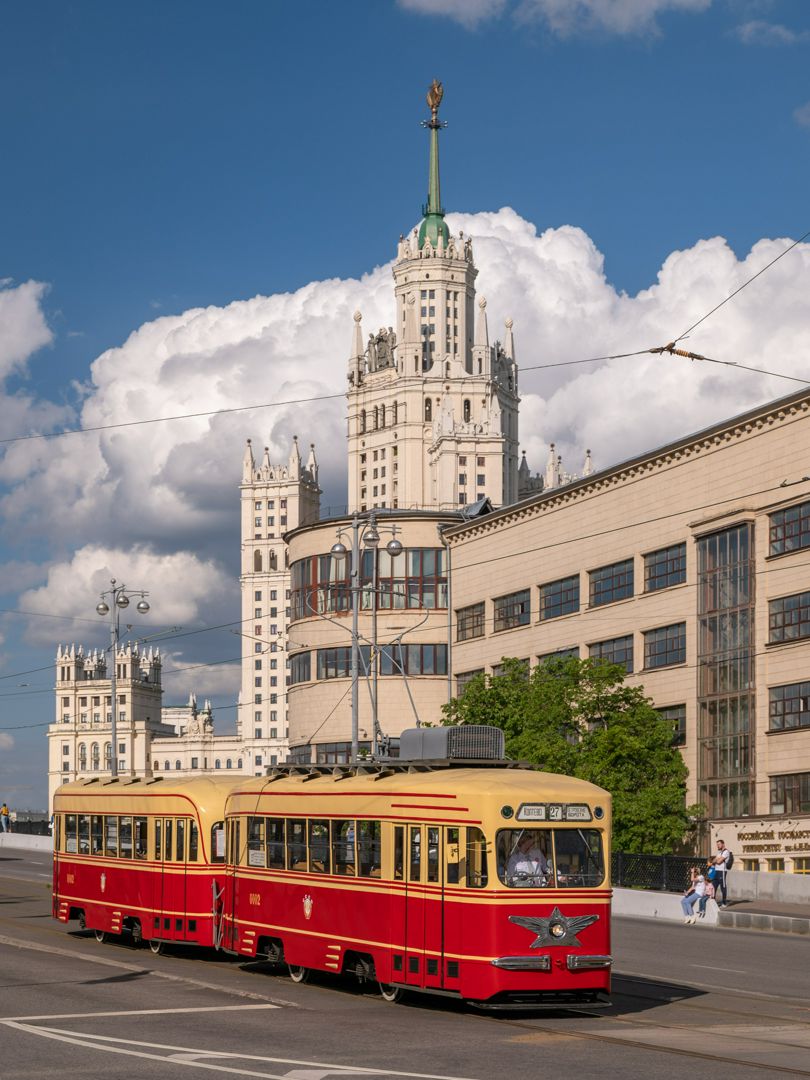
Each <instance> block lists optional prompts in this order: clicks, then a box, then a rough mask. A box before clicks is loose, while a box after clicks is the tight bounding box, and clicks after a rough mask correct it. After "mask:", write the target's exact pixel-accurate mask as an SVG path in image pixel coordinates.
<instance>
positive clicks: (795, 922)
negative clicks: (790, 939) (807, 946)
mask: <svg viewBox="0 0 810 1080" xmlns="http://www.w3.org/2000/svg"><path fill="white" fill-rule="evenodd" d="M717 925H718V926H722V927H725V928H727V929H730V930H768V931H770V932H771V933H774V934H801V935H803V936H804V937H808V936H810V919H795V918H793V917H792V916H790V915H762V914H758V913H757V912H754V911H728V910H722V911H719V912H718V913H717Z"/></svg>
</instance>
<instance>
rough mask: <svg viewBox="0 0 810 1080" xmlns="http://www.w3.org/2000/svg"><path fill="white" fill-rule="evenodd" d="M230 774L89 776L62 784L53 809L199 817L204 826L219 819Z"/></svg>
mask: <svg viewBox="0 0 810 1080" xmlns="http://www.w3.org/2000/svg"><path fill="white" fill-rule="evenodd" d="M233 787H234V778H233V777H228V778H225V777H222V778H220V777H218V776H199V777H194V778H192V779H186V780H180V779H178V780H175V781H165V780H164V779H163V778H162V777H153V778H150V779H145V778H140V777H139V778H136V779H126V780H121V779H119V780H117V781H116V780H111V779H109V778H105V779H102V778H97V777H92V778H90V779H87V780H77V781H75V782H73V783H70V784H63V785H62V786H61V787H60V788H58V789H57V791H56V793H55V795H54V803H53V805H54V812H55V813H57V814H59V813H62V814H64V813H77V814H132V815H133V816H137V815H144V814H146V815H150V816H153V815H156V816H159V815H161V814H164V815H166V816H170V817H175V816H177V817H180V816H183V815H189V814H192V815H195V816H199V818H200V822H201V824H202V825H203V827H204V828H207V827H209V826H210V825H211V824H213V822H215V821H221V820H222V819H223V817H224V814H225V800H226V798H227V795H228V793H229V792H230V791H231V790H232V789H233Z"/></svg>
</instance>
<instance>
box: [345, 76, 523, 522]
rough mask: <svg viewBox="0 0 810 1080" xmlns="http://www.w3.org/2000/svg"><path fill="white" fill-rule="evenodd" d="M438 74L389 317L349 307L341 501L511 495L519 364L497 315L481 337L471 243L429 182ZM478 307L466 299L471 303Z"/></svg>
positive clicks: (435, 147) (508, 498) (443, 502)
mask: <svg viewBox="0 0 810 1080" xmlns="http://www.w3.org/2000/svg"><path fill="white" fill-rule="evenodd" d="M442 94H443V90H442V86H441V83H439V82H437V81H436V80H434V82H433V85H432V86H431V88H430V90H429V92H428V97H427V101H428V106H429V107H430V113H431V116H430V119H429V120H426V121H423V124H424V126H425V127H426V128H427V130H428V132H429V135H430V157H429V169H428V197H427V202H426V203H425V205H424V206H423V208H422V213H423V220H422V223H421V225H420V227H419V228H418V229H414V231H413V234H412V236H410V237H404V236H400V239H399V244H398V246H397V256H396V261H395V264H394V270H393V273H394V296H395V300H396V317H395V320H394V325H393V326H389V327H387V328H385V327H383V328H381V329H380V330H379V331H377V332H376V333H370V334H369V336H368V340H366V341H364V338H363V332H362V329H361V320H362V316H361V314H360V312H355V315H354V334H353V339H352V347H351V356H350V358H349V370H348V380H349V388H348V392H347V398H348V412H349V420H348V423H349V431H348V445H349V509H350V510H368V509H371V508H372V507H384V508H387V509H443V510H451V509H457V508H459V507H463V506H464V505H465V504H470V503H473V502H476V501H477V500H478V499H480V498H483V497H484V496H488V497H489V498H490V500H491V501H492V502H493V503H494V504H495V505H496V506H500V505H505V504H507V503H510V502H514V501H515V500H516V499H517V497H518V404H519V400H520V399H519V397H518V370H517V364H516V363H515V349H514V341H513V336H512V321H511V319H507V320H506V323H505V332H504V340H503V342H500V341H496V342H495V344H494V345H490V343H489V328H488V324H487V310H486V306H487V305H486V300H485V299H484V298H483V297H481V298H480V299H479V300H478V302H477V305H476V293H475V278H476V276H477V274H478V271H477V270H476V268H475V263H474V260H473V245H472V240H471V238H470V237H465V236H464V235H463V233H460V234H459V235H458V236H451V234H450V230H449V229H448V226H447V222H446V221H445V212H444V208H443V207H442V202H441V191H440V182H439V133H440V131H441V129H442V127H443V126H444V124H443V122H442V121H440V120H439V118H438V112H439V105H440V104H441V100H442ZM476 307H477V310H476Z"/></svg>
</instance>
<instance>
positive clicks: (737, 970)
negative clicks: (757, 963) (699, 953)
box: [692, 963, 748, 975]
mask: <svg viewBox="0 0 810 1080" xmlns="http://www.w3.org/2000/svg"><path fill="white" fill-rule="evenodd" d="M692 968H705V969H706V970H707V971H731V972H733V973H734V974H735V975H747V974H748V972H747V970H746V969H745V968H718V967H717V964H716V963H693V964H692Z"/></svg>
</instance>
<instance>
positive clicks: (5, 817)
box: [0, 803, 10, 832]
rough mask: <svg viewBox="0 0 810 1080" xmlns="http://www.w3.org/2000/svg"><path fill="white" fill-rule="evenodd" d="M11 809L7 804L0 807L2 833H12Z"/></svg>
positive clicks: (0, 828) (0, 829) (0, 830)
mask: <svg viewBox="0 0 810 1080" xmlns="http://www.w3.org/2000/svg"><path fill="white" fill-rule="evenodd" d="M9 819H10V814H9V809H8V807H7V806H6V804H5V803H3V805H2V806H0V832H10V828H9Z"/></svg>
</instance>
